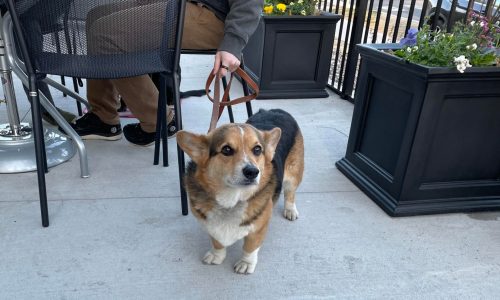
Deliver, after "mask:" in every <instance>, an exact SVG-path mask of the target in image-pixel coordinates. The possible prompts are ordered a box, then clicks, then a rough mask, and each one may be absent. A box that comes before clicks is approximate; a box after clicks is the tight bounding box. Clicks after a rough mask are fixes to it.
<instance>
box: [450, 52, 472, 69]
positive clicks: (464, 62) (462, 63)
mask: <svg viewBox="0 0 500 300" xmlns="http://www.w3.org/2000/svg"><path fill="white" fill-rule="evenodd" d="M453 61H454V62H455V64H456V66H457V70H458V72H460V73H463V72H464V71H465V69H466V68H470V67H472V66H471V64H470V63H469V60H468V59H467V58H465V56H463V55H460V56H459V57H455V58H454V59H453Z"/></svg>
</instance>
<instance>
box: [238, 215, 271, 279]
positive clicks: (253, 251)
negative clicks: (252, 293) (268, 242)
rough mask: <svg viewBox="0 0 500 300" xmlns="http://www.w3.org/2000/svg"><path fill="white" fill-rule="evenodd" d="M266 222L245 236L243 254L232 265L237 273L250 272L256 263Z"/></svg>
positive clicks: (264, 233) (265, 229)
mask: <svg viewBox="0 0 500 300" xmlns="http://www.w3.org/2000/svg"><path fill="white" fill-rule="evenodd" d="M267 227H268V222H266V223H265V224H264V226H263V227H262V228H261V229H260V230H258V231H256V232H252V233H250V234H249V235H247V236H246V237H245V242H244V244H243V256H242V257H241V258H240V260H238V261H237V262H236V264H235V265H234V271H235V272H236V273H239V274H252V273H253V272H254V271H255V266H256V265H257V260H258V253H259V249H260V246H261V245H262V242H263V241H264V237H265V235H266V232H267Z"/></svg>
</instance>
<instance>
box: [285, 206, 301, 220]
mask: <svg viewBox="0 0 500 300" xmlns="http://www.w3.org/2000/svg"><path fill="white" fill-rule="evenodd" d="M283 216H284V217H285V218H287V219H288V220H290V221H295V220H297V219H298V218H299V211H298V210H297V207H296V206H295V203H294V204H293V205H287V204H285V210H284V211H283Z"/></svg>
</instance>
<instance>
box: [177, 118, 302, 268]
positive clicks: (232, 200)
mask: <svg viewBox="0 0 500 300" xmlns="http://www.w3.org/2000/svg"><path fill="white" fill-rule="evenodd" d="M177 143H178V144H179V146H180V147H181V149H182V150H183V151H184V152H185V153H187V154H188V155H189V157H190V158H191V161H190V163H189V164H188V167H187V171H186V176H185V178H184V185H185V187H186V190H187V192H188V197H189V203H190V207H191V211H192V213H193V215H194V216H195V217H196V218H197V219H198V221H199V222H200V223H201V225H202V226H203V227H204V229H205V230H206V231H207V232H208V234H209V235H210V238H211V241H212V248H211V249H210V250H209V251H208V252H207V253H206V254H205V256H204V257H203V262H204V263H205V264H213V265H218V264H221V263H222V262H223V261H224V259H225V257H226V247H228V246H231V245H232V244H234V243H235V242H236V241H238V240H240V239H244V245H243V255H242V257H241V259H240V260H238V261H237V262H236V264H235V265H234V271H235V272H236V273H240V274H251V273H253V272H254V271H255V266H256V265H257V254H258V252H259V249H260V247H261V246H262V243H263V241H264V237H265V235H266V232H267V228H268V225H269V222H270V218H271V215H272V210H273V206H274V204H275V203H276V201H277V200H278V198H279V195H280V193H281V189H282V188H283V190H284V196H285V197H284V198H285V210H284V213H283V214H284V217H285V218H287V219H288V220H290V221H294V220H296V219H297V218H298V216H299V212H298V211H297V207H296V205H295V191H296V189H297V187H298V185H299V184H300V182H301V181H302V175H303V172H304V140H303V137H302V133H301V131H300V128H299V126H298V124H297V122H296V121H295V119H294V118H293V117H292V116H291V115H290V114H289V113H287V112H285V111H283V110H281V109H272V110H268V111H266V110H262V109H261V110H260V111H259V112H258V113H256V114H254V115H253V116H252V117H250V118H249V119H248V121H247V122H246V123H244V124H228V125H223V126H220V127H218V128H216V129H215V130H213V131H211V132H210V133H208V134H207V135H202V134H195V133H190V132H187V131H179V132H178V133H177Z"/></svg>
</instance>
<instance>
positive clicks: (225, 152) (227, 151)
mask: <svg viewBox="0 0 500 300" xmlns="http://www.w3.org/2000/svg"><path fill="white" fill-rule="evenodd" d="M220 152H221V153H222V154H223V155H225V156H231V155H233V154H234V150H233V148H231V147H229V146H224V147H222V150H221V151H220Z"/></svg>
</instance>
